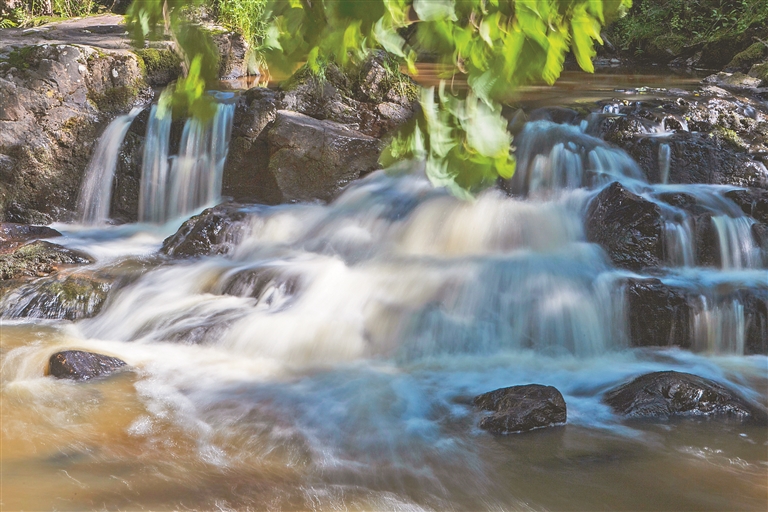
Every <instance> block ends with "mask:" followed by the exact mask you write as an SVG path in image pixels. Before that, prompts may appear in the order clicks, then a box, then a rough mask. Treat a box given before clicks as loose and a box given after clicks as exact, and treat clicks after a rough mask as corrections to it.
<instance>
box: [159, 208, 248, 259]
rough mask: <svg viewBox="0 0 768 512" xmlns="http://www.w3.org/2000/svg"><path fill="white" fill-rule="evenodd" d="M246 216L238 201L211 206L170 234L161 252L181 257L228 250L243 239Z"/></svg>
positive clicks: (221, 252) (222, 252)
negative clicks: (236, 202) (242, 231)
mask: <svg viewBox="0 0 768 512" xmlns="http://www.w3.org/2000/svg"><path fill="white" fill-rule="evenodd" d="M246 217H247V213H246V212H245V211H243V209H242V207H241V206H239V205H236V204H231V203H228V204H221V205H219V206H215V207H213V208H208V209H207V210H205V211H203V212H202V213H201V214H200V215H195V216H194V217H192V218H191V219H189V220H187V221H186V222H185V223H184V224H182V225H181V227H180V228H179V230H178V231H177V232H176V233H175V234H173V235H171V236H169V237H168V238H166V239H165V240H164V241H163V246H162V248H161V249H160V252H161V253H163V254H167V255H168V256H175V257H181V258H190V257H197V256H210V255H214V254H226V253H228V252H229V251H230V250H231V249H232V247H234V245H235V244H236V243H237V242H238V241H239V238H240V235H241V229H242V227H243V225H244V221H245V219H246Z"/></svg>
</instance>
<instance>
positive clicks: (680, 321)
mask: <svg viewBox="0 0 768 512" xmlns="http://www.w3.org/2000/svg"><path fill="white" fill-rule="evenodd" d="M625 294H626V300H627V308H628V316H629V337H630V343H631V345H632V346H634V347H649V346H656V347H658V346H661V347H665V346H678V347H682V348H690V346H691V332H690V318H691V311H690V307H689V305H688V299H687V297H686V296H685V293H684V292H683V291H681V290H676V289H674V288H672V287H670V286H667V285H665V284H664V283H662V282H661V281H660V280H659V279H634V278H633V279H629V280H628V281H627V284H626V286H625Z"/></svg>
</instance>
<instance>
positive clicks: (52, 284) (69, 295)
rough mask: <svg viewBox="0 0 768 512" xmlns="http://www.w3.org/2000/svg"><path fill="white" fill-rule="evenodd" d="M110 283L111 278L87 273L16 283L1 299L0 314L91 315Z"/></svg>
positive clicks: (80, 316) (6, 316)
mask: <svg viewBox="0 0 768 512" xmlns="http://www.w3.org/2000/svg"><path fill="white" fill-rule="evenodd" d="M112 286H113V282H111V281H110V280H108V279H104V278H100V277H98V276H95V275H88V274H73V275H69V276H66V277H60V276H51V277H49V278H44V279H37V280H34V281H32V282H28V283H24V284H22V285H21V286H18V287H17V288H16V289H14V290H12V291H10V292H9V293H8V294H7V295H6V296H5V297H3V298H2V300H0V317H5V318H46V319H66V320H73V321H74V320H79V319H81V318H91V317H93V316H96V315H97V314H98V313H99V311H100V310H101V307H102V306H103V305H104V302H105V301H106V300H107V295H108V294H109V291H110V289H111V288H112ZM0 295H1V294H0Z"/></svg>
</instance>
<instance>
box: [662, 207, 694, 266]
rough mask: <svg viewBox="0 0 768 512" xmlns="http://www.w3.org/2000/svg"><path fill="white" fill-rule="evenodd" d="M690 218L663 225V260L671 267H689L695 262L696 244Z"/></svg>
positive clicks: (667, 222)
mask: <svg viewBox="0 0 768 512" xmlns="http://www.w3.org/2000/svg"><path fill="white" fill-rule="evenodd" d="M692 224H693V223H692V222H691V219H690V218H685V219H684V220H683V221H682V222H674V221H666V223H665V225H664V253H665V257H664V259H665V261H666V262H667V264H668V265H671V266H673V267H691V266H693V265H694V264H695V263H696V258H695V255H696V246H695V240H696V239H695V237H694V235H693V226H692Z"/></svg>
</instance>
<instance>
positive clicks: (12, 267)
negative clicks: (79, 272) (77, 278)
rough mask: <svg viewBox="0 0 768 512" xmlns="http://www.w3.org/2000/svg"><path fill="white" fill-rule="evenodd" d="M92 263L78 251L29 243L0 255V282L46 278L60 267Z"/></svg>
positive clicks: (48, 244) (47, 244) (46, 243)
mask: <svg viewBox="0 0 768 512" xmlns="http://www.w3.org/2000/svg"><path fill="white" fill-rule="evenodd" d="M93 261H94V260H93V259H92V258H91V257H90V256H88V255H87V254H85V253H82V252H80V251H75V250H72V249H67V248H66V247H62V246H60V245H56V244H52V243H50V242H43V241H36V242H31V243H28V244H25V245H22V246H21V247H18V248H16V249H14V250H13V251H12V252H9V253H5V254H0V280H3V279H20V278H25V277H41V276H46V275H49V274H52V273H54V272H56V271H57V270H58V268H59V266H62V265H85V264H89V263H93Z"/></svg>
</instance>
